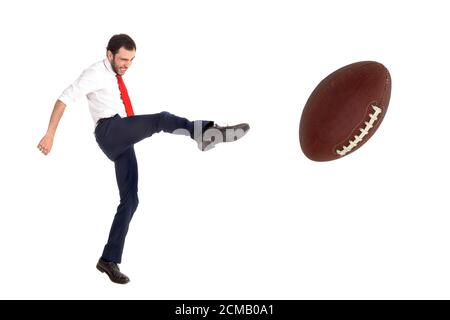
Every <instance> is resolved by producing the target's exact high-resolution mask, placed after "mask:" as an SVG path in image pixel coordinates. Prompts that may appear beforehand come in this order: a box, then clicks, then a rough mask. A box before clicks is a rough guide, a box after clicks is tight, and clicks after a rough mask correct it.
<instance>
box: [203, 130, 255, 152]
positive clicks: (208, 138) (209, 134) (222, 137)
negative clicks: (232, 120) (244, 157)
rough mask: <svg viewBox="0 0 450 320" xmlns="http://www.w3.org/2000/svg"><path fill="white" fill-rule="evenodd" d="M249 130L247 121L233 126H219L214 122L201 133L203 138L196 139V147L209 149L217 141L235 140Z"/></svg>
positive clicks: (204, 149)
mask: <svg viewBox="0 0 450 320" xmlns="http://www.w3.org/2000/svg"><path fill="white" fill-rule="evenodd" d="M248 130H250V126H249V125H248V123H240V124H237V125H235V126H226V127H221V126H219V125H217V124H214V125H213V126H212V127H211V128H209V129H207V130H206V131H205V132H204V133H203V138H202V139H201V140H200V141H198V147H199V149H200V150H202V151H208V150H211V149H212V148H214V147H215V146H216V144H218V143H222V142H233V141H237V140H239V139H240V138H242V137H243V136H245V134H246V133H247V132H248Z"/></svg>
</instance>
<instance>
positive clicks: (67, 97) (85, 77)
mask: <svg viewBox="0 0 450 320" xmlns="http://www.w3.org/2000/svg"><path fill="white" fill-rule="evenodd" d="M135 54H136V44H135V42H134V41H133V39H132V38H131V37H129V36H128V35H126V34H118V35H114V36H113V37H112V38H111V39H110V40H109V42H108V46H107V48H106V58H105V59H104V60H102V61H99V62H97V63H95V64H93V65H92V66H90V67H89V68H87V69H86V70H84V71H83V72H82V74H81V75H80V77H79V78H78V79H77V80H76V81H75V82H74V83H73V84H72V85H70V86H69V87H68V88H67V89H66V90H64V92H63V93H62V94H61V96H60V97H59V98H58V99H57V101H56V103H55V106H54V108H53V112H52V114H51V116H50V123H49V125H48V129H47V132H46V134H45V135H44V137H43V138H42V139H41V141H40V142H39V144H38V149H39V150H40V151H41V152H42V153H43V154H45V155H47V154H48V153H49V152H50V151H51V149H52V145H53V139H54V136H55V133H56V129H57V127H58V123H59V121H60V119H61V117H62V115H63V113H64V110H65V108H66V106H67V105H70V104H73V103H74V102H75V101H77V100H79V99H80V98H81V97H83V96H85V97H87V100H88V103H89V111H90V113H91V116H92V119H93V120H94V123H95V131H94V133H95V138H96V141H97V143H98V145H99V147H100V149H101V150H102V151H103V153H104V154H105V155H106V156H107V157H108V158H109V159H110V160H111V161H113V162H114V165H115V172H116V180H117V185H118V187H119V194H120V203H119V206H118V207H117V211H116V214H115V216H114V220H113V223H112V226H111V229H110V233H109V237H108V241H107V243H106V245H105V247H104V250H103V253H102V255H101V257H100V259H99V261H98V263H97V269H98V270H99V271H100V272H102V273H106V274H107V275H108V277H109V278H110V280H111V281H112V282H115V283H120V284H125V283H128V282H129V281H130V279H129V278H128V277H127V276H126V275H125V274H123V273H122V272H121V271H120V269H119V266H118V264H120V263H121V260H122V252H123V247H124V244H125V237H126V235H127V232H128V226H129V223H130V221H131V219H132V217H133V214H134V212H135V211H136V209H137V207H138V203H139V199H138V193H137V191H138V165H137V160H136V154H135V152H134V144H135V143H137V142H139V141H141V140H143V139H145V138H149V137H151V136H152V135H153V134H154V133H157V132H161V131H164V132H167V133H172V134H182V135H186V136H189V137H190V138H191V139H193V140H194V141H195V142H196V143H197V146H198V148H199V149H200V150H201V151H207V150H210V149H212V148H214V147H215V146H216V145H217V144H218V143H221V142H232V141H236V140H238V139H239V138H241V137H243V136H244V135H245V134H246V133H247V131H248V130H249V129H250V127H249V125H248V124H246V123H242V124H238V125H235V126H227V127H221V126H218V125H217V124H215V123H214V122H213V121H206V120H197V121H189V120H188V119H186V118H182V117H178V116H176V115H173V114H171V113H169V112H160V113H156V114H146V115H135V114H134V111H133V107H132V104H131V99H130V97H129V95H128V92H127V89H126V86H125V83H124V80H123V78H122V76H123V75H124V74H125V73H126V72H127V70H128V68H129V67H130V66H131V64H132V62H133V59H134V57H135Z"/></svg>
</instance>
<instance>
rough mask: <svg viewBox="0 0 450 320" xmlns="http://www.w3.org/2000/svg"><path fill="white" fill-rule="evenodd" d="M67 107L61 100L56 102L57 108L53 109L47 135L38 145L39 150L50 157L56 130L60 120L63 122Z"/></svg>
mask: <svg viewBox="0 0 450 320" xmlns="http://www.w3.org/2000/svg"><path fill="white" fill-rule="evenodd" d="M65 108H66V105H65V104H64V102H62V101H61V100H56V103H55V107H54V108H53V112H52V115H51V116H50V123H49V124H48V129H47V133H46V134H45V136H44V137H43V138H42V139H41V142H39V144H38V146H37V147H38V149H39V151H41V152H42V153H43V154H45V155H48V154H49V153H50V150H52V146H53V137H54V136H55V132H56V128H57V127H58V123H59V120H61V117H62V115H63V114H64V109H65Z"/></svg>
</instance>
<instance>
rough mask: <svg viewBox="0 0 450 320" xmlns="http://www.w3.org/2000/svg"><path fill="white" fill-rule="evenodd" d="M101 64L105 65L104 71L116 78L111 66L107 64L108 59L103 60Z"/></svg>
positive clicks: (109, 63)
mask: <svg viewBox="0 0 450 320" xmlns="http://www.w3.org/2000/svg"><path fill="white" fill-rule="evenodd" d="M103 64H104V65H105V67H106V69H107V70H108V71H109V72H111V73H112V74H113V75H114V76H116V73H115V72H114V70H113V67H112V65H111V62H109V60H108V59H105V60H103Z"/></svg>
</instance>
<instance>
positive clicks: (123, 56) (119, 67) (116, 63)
mask: <svg viewBox="0 0 450 320" xmlns="http://www.w3.org/2000/svg"><path fill="white" fill-rule="evenodd" d="M135 54H136V50H131V51H130V50H127V49H125V48H123V47H122V48H120V49H119V51H117V53H116V54H112V52H111V51H109V50H108V52H107V56H108V60H109V62H110V63H111V66H112V68H113V70H114V72H115V73H117V74H118V75H121V76H122V75H124V74H125V72H126V71H127V70H128V68H129V67H130V66H131V63H132V62H133V59H134V56H135Z"/></svg>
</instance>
